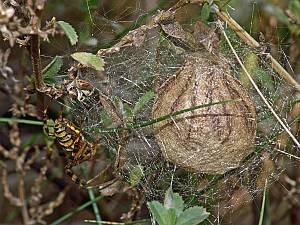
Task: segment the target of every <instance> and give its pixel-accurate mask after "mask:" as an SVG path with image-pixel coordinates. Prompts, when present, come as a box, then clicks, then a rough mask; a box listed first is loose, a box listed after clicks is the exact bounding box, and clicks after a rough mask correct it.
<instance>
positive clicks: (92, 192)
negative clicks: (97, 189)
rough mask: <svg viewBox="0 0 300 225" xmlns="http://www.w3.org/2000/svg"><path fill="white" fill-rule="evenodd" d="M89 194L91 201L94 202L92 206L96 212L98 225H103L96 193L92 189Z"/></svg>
mask: <svg viewBox="0 0 300 225" xmlns="http://www.w3.org/2000/svg"><path fill="white" fill-rule="evenodd" d="M88 193H89V196H90V199H91V201H93V204H92V205H93V210H94V213H95V217H96V221H97V224H98V225H102V223H101V222H100V221H101V216H100V211H99V208H98V205H97V203H96V201H94V200H95V195H94V191H93V190H92V189H88Z"/></svg>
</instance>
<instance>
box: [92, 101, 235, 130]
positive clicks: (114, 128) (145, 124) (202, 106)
mask: <svg viewBox="0 0 300 225" xmlns="http://www.w3.org/2000/svg"><path fill="white" fill-rule="evenodd" d="M237 101H240V99H230V100H224V101H219V102H213V103H208V104H203V105H198V106H194V107H190V108H186V109H182V110H179V111H176V112H173V113H170V114H167V115H165V116H161V117H158V118H155V119H152V120H147V121H142V122H140V123H137V124H132V125H128V126H124V127H113V128H106V129H99V128H90V129H88V131H99V133H112V132H120V131H125V130H131V129H137V128H143V127H147V126H150V125H152V124H155V123H159V122H161V121H163V120H166V119H172V118H173V117H175V116H178V115H181V114H183V113H186V112H190V111H194V110H197V109H201V108H205V107H209V106H213V105H218V104H228V103H232V102H237Z"/></svg>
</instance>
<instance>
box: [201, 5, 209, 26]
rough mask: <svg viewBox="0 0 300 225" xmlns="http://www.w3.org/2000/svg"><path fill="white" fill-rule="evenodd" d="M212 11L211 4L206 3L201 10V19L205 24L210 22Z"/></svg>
mask: <svg viewBox="0 0 300 225" xmlns="http://www.w3.org/2000/svg"><path fill="white" fill-rule="evenodd" d="M210 11H211V8H210V6H209V4H207V3H205V4H204V5H203V7H202V9H201V13H200V19H201V21H203V22H206V21H208V18H209V15H210Z"/></svg>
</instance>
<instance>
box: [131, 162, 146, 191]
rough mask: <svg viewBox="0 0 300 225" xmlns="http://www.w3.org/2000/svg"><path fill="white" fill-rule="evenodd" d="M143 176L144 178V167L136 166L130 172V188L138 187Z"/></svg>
mask: <svg viewBox="0 0 300 225" xmlns="http://www.w3.org/2000/svg"><path fill="white" fill-rule="evenodd" d="M143 176H144V171H143V167H142V166H141V165H136V166H135V167H134V168H133V169H132V170H131V171H130V177H129V183H130V186H132V187H134V186H136V185H138V184H139V183H140V181H141V179H142V178H143Z"/></svg>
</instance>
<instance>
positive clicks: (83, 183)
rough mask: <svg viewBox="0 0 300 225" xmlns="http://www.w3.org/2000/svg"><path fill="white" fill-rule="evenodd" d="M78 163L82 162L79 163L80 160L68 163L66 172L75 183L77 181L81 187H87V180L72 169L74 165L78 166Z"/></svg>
mask: <svg viewBox="0 0 300 225" xmlns="http://www.w3.org/2000/svg"><path fill="white" fill-rule="evenodd" d="M78 164H80V163H78V162H75V163H74V162H68V163H67V164H66V165H65V173H66V175H68V176H69V177H70V178H71V180H72V181H73V182H74V183H76V184H78V185H79V186H80V187H81V188H85V187H86V180H85V179H83V178H80V177H78V176H77V175H76V174H75V173H74V172H73V170H72V167H74V166H76V165H78Z"/></svg>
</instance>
